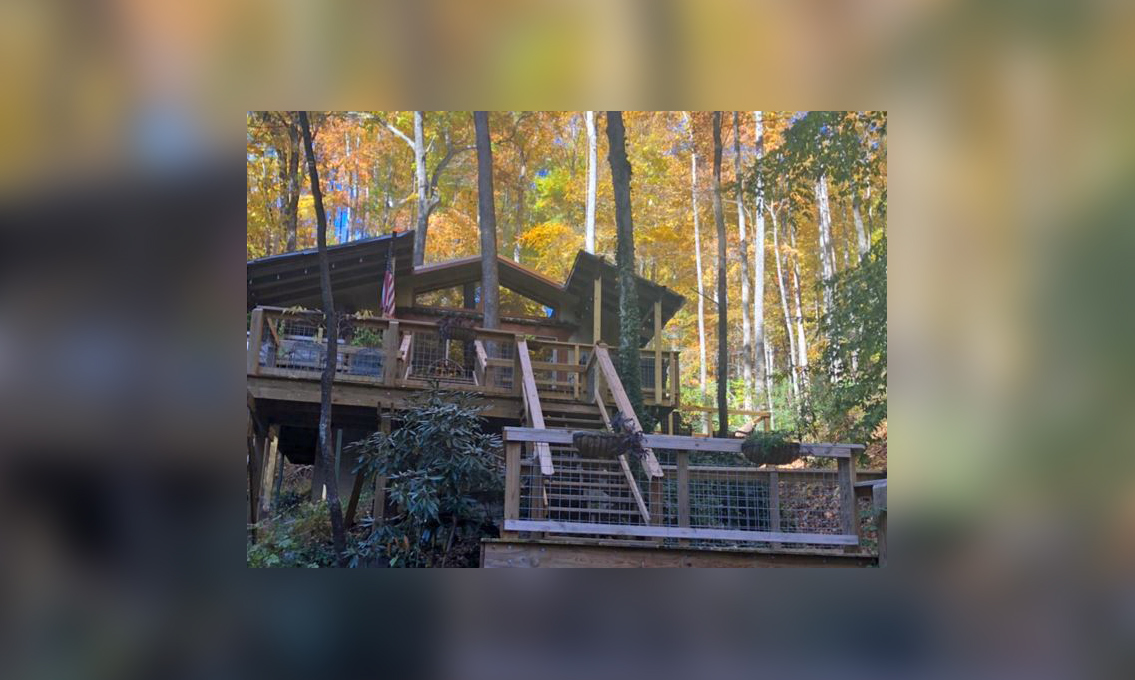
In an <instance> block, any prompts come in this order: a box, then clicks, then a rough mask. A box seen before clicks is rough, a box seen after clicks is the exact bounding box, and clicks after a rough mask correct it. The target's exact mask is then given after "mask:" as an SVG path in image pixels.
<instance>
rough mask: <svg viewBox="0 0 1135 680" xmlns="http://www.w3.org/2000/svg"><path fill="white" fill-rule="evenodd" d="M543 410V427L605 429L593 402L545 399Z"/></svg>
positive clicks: (555, 428)
mask: <svg viewBox="0 0 1135 680" xmlns="http://www.w3.org/2000/svg"><path fill="white" fill-rule="evenodd" d="M543 411H544V427H546V428H548V429H549V430H605V429H607V428H606V426H605V425H604V424H603V418H602V416H600V415H599V407H598V406H596V405H595V404H582V403H568V402H558V401H546V402H544V403H543ZM554 463H555V461H554V460H553V464H554Z"/></svg>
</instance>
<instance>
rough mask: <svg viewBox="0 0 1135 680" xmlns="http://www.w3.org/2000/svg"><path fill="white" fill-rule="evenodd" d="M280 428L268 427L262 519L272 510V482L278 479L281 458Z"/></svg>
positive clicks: (261, 508) (274, 425) (262, 478)
mask: <svg viewBox="0 0 1135 680" xmlns="http://www.w3.org/2000/svg"><path fill="white" fill-rule="evenodd" d="M279 445H280V426H279V425H276V424H275V423H273V424H272V425H269V426H268V449H267V452H266V454H265V456H264V469H263V472H262V474H261V484H260V517H261V518H263V517H266V516H268V513H269V512H271V510H272V482H273V481H274V479H275V477H276V464H277V460H276V459H277V458H279Z"/></svg>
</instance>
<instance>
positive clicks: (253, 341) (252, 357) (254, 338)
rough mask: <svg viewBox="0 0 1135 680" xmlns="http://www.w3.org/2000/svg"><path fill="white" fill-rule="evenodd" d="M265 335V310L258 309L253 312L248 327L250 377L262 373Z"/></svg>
mask: <svg viewBox="0 0 1135 680" xmlns="http://www.w3.org/2000/svg"><path fill="white" fill-rule="evenodd" d="M263 333H264V310H263V309H260V308H259V307H257V308H256V309H254V310H252V316H251V319H250V320H249V325H248V371H247V372H248V375H256V374H257V373H259V372H260V345H261V336H262V334H263Z"/></svg>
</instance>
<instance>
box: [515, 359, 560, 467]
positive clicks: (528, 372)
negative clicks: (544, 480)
mask: <svg viewBox="0 0 1135 680" xmlns="http://www.w3.org/2000/svg"><path fill="white" fill-rule="evenodd" d="M516 363H517V367H518V369H519V371H518V372H519V374H520V378H521V379H520V380H519V381H518V382H520V383H521V384H523V386H524V388H523V395H524V408H525V410H526V412H527V413H528V424H529V426H531V427H535V428H538V429H541V430H543V429H545V428H544V411H543V408H542V407H541V406H540V395H539V393H538V392H537V391H536V379H535V377H533V375H532V361H531V357H529V356H528V342H527V341H526V340H524V339H523V338H518V339H517V340H516ZM533 446H535V448H536V454H537V455H538V456H539V458H540V472H541V473H543V474H545V475H550V474H552V472H553V468H552V450H551V448H549V446H548V444H547V443H545V442H537V443H535V444H534V445H533Z"/></svg>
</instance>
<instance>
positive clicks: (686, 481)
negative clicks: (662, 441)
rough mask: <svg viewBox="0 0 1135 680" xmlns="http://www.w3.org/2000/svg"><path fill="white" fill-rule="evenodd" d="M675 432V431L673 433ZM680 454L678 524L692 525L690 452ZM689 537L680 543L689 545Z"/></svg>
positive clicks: (682, 525)
mask: <svg viewBox="0 0 1135 680" xmlns="http://www.w3.org/2000/svg"><path fill="white" fill-rule="evenodd" d="M671 434H673V433H671ZM677 454H678V526H680V527H684V528H688V527H689V526H690V452H689V451H681V450H679V451H678V452H677ZM689 544H690V541H689V539H686V538H683V539H680V540H679V541H678V545H689Z"/></svg>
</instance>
